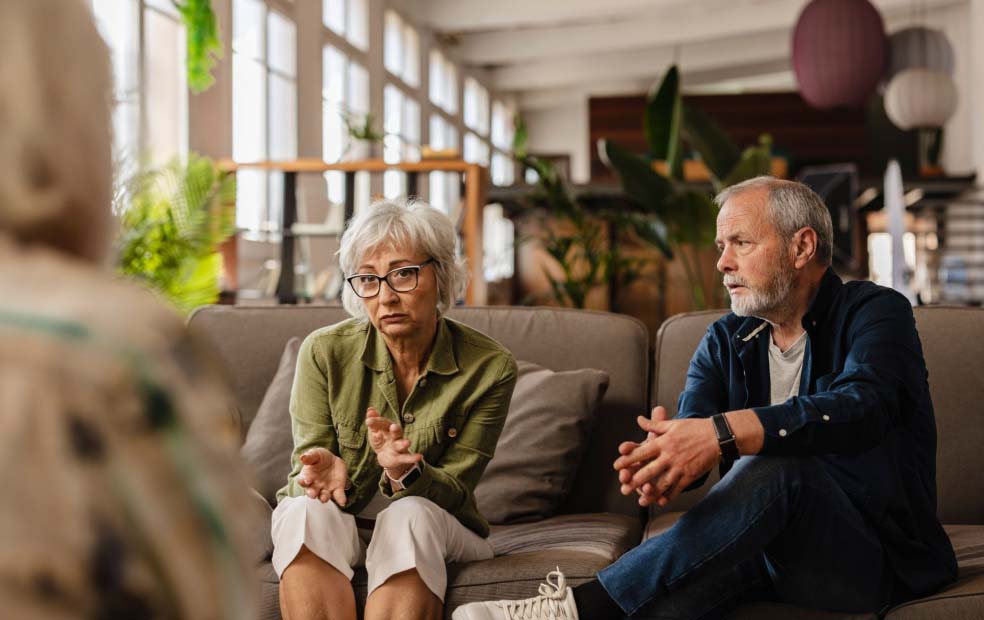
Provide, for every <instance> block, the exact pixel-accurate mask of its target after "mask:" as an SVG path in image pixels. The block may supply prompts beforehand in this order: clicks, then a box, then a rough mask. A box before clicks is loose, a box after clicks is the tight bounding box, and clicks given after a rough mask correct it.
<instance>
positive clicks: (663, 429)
mask: <svg viewBox="0 0 984 620" xmlns="http://www.w3.org/2000/svg"><path fill="white" fill-rule="evenodd" d="M638 423H639V426H640V428H642V429H643V430H645V431H647V432H648V435H647V439H646V441H644V442H642V443H641V444H637V443H635V442H625V443H623V444H622V445H620V446H619V453H620V454H621V455H622V456H621V457H619V458H618V459H617V460H616V461H615V469H616V470H618V472H619V482H621V483H622V488H621V491H622V493H623V494H624V495H628V494H630V493H633V492H637V493H639V494H640V498H639V505H641V506H649V505H651V504H653V503H656V504H658V505H660V506H665V505H666V504H667V503H669V502H670V501H671V500H672V499H674V498H675V497H676V496H677V495H679V494H680V492H681V491H683V489H685V488H687V486H688V485H690V483H692V482H693V481H694V480H696V479H697V478H699V477H700V476H701V475H703V474H705V473H707V472H708V471H710V470H711V468H712V467H714V465H716V464H717V463H718V461H719V460H720V458H721V451H720V448H719V446H718V442H717V435H716V434H715V432H714V426H713V424H712V422H711V421H710V420H709V419H702V418H691V419H683V420H667V419H666V410H665V409H664V408H663V407H657V408H656V409H654V410H653V417H652V419H651V420H649V419H646V418H643V417H642V416H640V417H639V420H638Z"/></svg>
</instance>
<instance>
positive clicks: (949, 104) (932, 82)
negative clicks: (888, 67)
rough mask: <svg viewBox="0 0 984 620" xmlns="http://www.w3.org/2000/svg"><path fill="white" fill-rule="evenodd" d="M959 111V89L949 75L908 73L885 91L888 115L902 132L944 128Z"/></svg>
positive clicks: (927, 72)
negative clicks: (904, 130) (956, 111)
mask: <svg viewBox="0 0 984 620" xmlns="http://www.w3.org/2000/svg"><path fill="white" fill-rule="evenodd" d="M956 109H957V87H956V85H954V83H953V79H952V78H950V76H949V75H947V74H945V73H943V72H941V71H930V70H929V69H906V70H905V71H902V72H900V73H899V74H898V75H896V76H895V77H894V78H892V81H891V82H889V83H888V88H886V89H885V114H887V115H888V118H889V120H891V121H892V122H893V123H895V125H896V126H897V127H898V128H899V129H916V128H932V127H942V126H943V125H944V124H945V123H946V121H947V120H949V119H950V117H951V116H953V112H954V111H955V110H956Z"/></svg>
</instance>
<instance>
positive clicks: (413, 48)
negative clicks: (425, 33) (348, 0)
mask: <svg viewBox="0 0 984 620" xmlns="http://www.w3.org/2000/svg"><path fill="white" fill-rule="evenodd" d="M384 37H385V38H384V52H385V53H384V62H385V65H386V70H387V71H389V72H390V74H392V75H393V76H395V77H398V78H400V79H401V80H402V81H403V83H404V84H406V85H407V86H411V87H414V88H416V87H417V86H419V85H420V37H419V36H418V35H417V31H416V30H415V29H414V28H413V27H412V26H410V25H409V24H407V23H405V22H404V21H403V18H401V17H400V16H399V14H397V13H396V12H395V11H386V17H385V25H384Z"/></svg>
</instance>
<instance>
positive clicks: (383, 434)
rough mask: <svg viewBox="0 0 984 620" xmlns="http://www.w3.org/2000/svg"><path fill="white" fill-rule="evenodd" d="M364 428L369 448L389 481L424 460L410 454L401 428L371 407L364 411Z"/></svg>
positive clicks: (420, 456) (417, 455)
mask: <svg viewBox="0 0 984 620" xmlns="http://www.w3.org/2000/svg"><path fill="white" fill-rule="evenodd" d="M366 426H368V427H369V446H370V447H371V448H372V449H373V452H375V453H376V460H377V461H378V462H379V465H380V466H381V467H382V468H383V469H385V470H386V474H387V475H388V476H389V477H390V478H391V479H394V480H395V479H397V478H399V477H401V476H402V475H403V474H405V473H406V472H407V471H408V470H409V469H410V468H411V467H413V466H414V465H415V464H417V463H419V462H420V461H421V460H422V459H423V458H424V457H423V455H422V454H414V453H411V452H410V440H409V439H405V438H404V437H403V428H402V427H401V426H400V425H399V424H396V423H395V422H391V421H389V420H387V419H386V418H384V417H382V416H380V415H379V412H378V411H376V409H375V408H373V407H369V409H367V410H366Z"/></svg>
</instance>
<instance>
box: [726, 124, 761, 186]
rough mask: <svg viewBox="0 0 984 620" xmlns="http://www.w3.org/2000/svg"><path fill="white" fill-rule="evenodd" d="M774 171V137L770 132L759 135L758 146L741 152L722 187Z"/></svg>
mask: <svg viewBox="0 0 984 620" xmlns="http://www.w3.org/2000/svg"><path fill="white" fill-rule="evenodd" d="M771 171H772V138H771V137H770V136H769V135H768V134H762V135H761V136H759V144H758V146H750V147H748V148H746V149H745V150H744V151H742V153H741V158H740V159H739V160H738V164H737V165H736V166H735V167H734V168H733V169H732V170H731V172H730V173H729V174H728V176H727V177H726V178H725V179H724V180H723V181H722V187H721V189H724V188H725V187H729V186H731V185H735V184H737V183H741V182H742V181H745V180H748V179H753V178H755V177H757V176H761V175H763V174H769V173H770V172H771Z"/></svg>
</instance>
